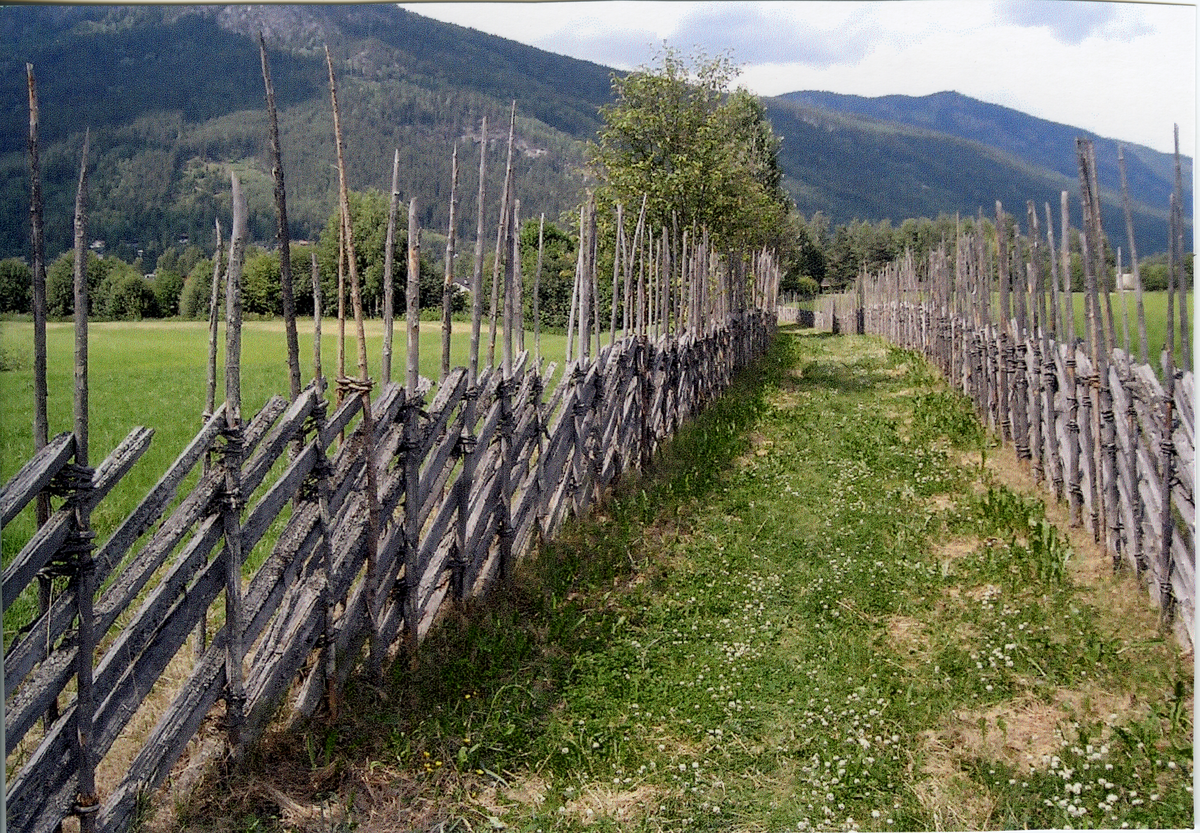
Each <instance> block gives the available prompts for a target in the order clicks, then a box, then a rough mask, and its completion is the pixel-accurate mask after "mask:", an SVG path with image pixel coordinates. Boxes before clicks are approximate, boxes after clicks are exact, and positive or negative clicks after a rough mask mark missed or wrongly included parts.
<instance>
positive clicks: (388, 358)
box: [379, 148, 454, 385]
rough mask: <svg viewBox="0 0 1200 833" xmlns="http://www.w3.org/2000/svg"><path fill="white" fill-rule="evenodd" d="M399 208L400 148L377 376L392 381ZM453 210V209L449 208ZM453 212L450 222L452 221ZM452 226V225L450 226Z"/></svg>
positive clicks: (385, 249)
mask: <svg viewBox="0 0 1200 833" xmlns="http://www.w3.org/2000/svg"><path fill="white" fill-rule="evenodd" d="M399 209H400V148H396V149H395V153H394V154H393V155H392V197H391V199H390V200H389V201H388V222H387V235H386V238H385V242H384V244H383V355H382V357H381V362H380V363H381V365H382V367H380V369H379V378H381V379H382V380H383V383H384V384H385V385H386V384H387V383H388V382H390V381H392V336H393V334H394V332H393V331H394V330H395V306H396V299H395V293H396V289H395V286H394V284H393V282H392V273H393V272H394V270H395V268H396V212H397V211H399ZM451 211H453V209H451ZM453 216H454V215H453V213H451V222H452V223H453ZM451 227H452V228H453V225H452V226H451Z"/></svg>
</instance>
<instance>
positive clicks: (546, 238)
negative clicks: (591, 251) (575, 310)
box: [521, 220, 578, 328]
mask: <svg viewBox="0 0 1200 833" xmlns="http://www.w3.org/2000/svg"><path fill="white" fill-rule="evenodd" d="M577 247H578V242H577V241H576V240H575V238H573V237H571V236H570V235H569V234H567V233H566V232H565V231H563V230H562V229H560V228H559V227H558V226H556V225H555V224H554V223H551V222H547V223H546V226H545V228H544V229H543V232H542V279H541V282H540V286H539V291H538V313H539V315H540V317H541V319H542V325H543V326H546V327H563V328H565V327H566V326H567V316H568V314H569V313H570V311H571V290H572V288H573V287H574V285H575V252H576V249H577ZM537 255H538V221H537V220H526V221H525V222H524V223H523V224H522V225H521V276H522V280H523V282H524V285H525V292H524V294H523V297H524V299H525V320H526V321H528V322H531V323H532V321H533V284H534V279H535V277H536V275H537Z"/></svg>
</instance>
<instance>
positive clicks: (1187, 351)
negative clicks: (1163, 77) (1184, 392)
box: [1175, 124, 1192, 371]
mask: <svg viewBox="0 0 1200 833" xmlns="http://www.w3.org/2000/svg"><path fill="white" fill-rule="evenodd" d="M1175 191H1176V193H1178V194H1179V196H1178V197H1176V199H1175V208H1176V210H1177V211H1179V212H1182V211H1183V165H1182V163H1181V161H1180V156H1179V125H1178V124H1177V125H1175ZM1175 234H1176V235H1177V236H1178V237H1179V238H1180V239H1179V240H1178V241H1176V243H1175V245H1176V249H1177V258H1178V259H1177V260H1176V261H1175V262H1176V265H1177V267H1178V268H1179V269H1180V270H1182V268H1183V239H1182V237H1183V223H1182V222H1178V223H1176V224H1175ZM1177 287H1178V289H1179V348H1180V350H1179V352H1180V353H1182V354H1183V369H1184V370H1185V371H1187V370H1191V369H1192V337H1191V334H1190V333H1189V332H1188V328H1189V326H1190V325H1191V323H1192V321H1191V319H1190V318H1189V317H1188V305H1187V287H1186V286H1184V285H1183V272H1182V271H1180V273H1179V281H1178V283H1177Z"/></svg>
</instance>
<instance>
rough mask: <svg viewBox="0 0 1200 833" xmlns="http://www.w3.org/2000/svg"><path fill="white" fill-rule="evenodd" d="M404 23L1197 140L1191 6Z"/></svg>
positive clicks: (633, 10) (956, 7)
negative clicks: (711, 61)
mask: <svg viewBox="0 0 1200 833" xmlns="http://www.w3.org/2000/svg"><path fill="white" fill-rule="evenodd" d="M403 5H404V6H405V7H406V8H408V9H411V10H412V11H415V12H417V13H418V14H424V15H427V16H429V17H435V18H438V19H440V20H445V21H448V22H451V23H458V24H460V25H463V26H469V27H471V28H474V29H479V30H481V31H485V32H490V33H492V34H497V35H501V36H503V37H506V38H511V39H513V40H517V41H520V42H522V43H527V44H530V45H532V46H536V47H539V48H541V49H546V50H548V51H551V52H556V53H559V54H562V55H570V56H572V57H575V58H582V59H584V60H589V61H596V62H598V63H602V64H605V65H607V66H611V67H613V68H615V69H624V70H629V69H636V68H638V67H641V66H646V65H653V63H654V61H655V57H656V55H657V54H658V53H659V52H661V50H662V46H663V43H664V42H665V43H666V44H667V45H669V46H671V47H673V48H675V49H678V50H679V51H681V52H683V53H684V54H690V53H691V52H693V50H694V48H696V47H699V48H700V49H701V50H702V51H703V52H704V53H705V54H707V55H709V56H716V55H726V54H728V55H729V57H731V58H732V59H733V61H734V63H735V64H737V65H739V66H740V67H742V74H741V76H740V77H739V79H738V82H739V83H740V84H741V85H743V86H745V87H747V88H748V89H750V90H751V91H753V92H755V93H757V94H759V95H764V96H773V95H781V94H783V93H786V92H792V91H795V90H829V91H832V92H839V93H847V94H852V95H864V96H879V95H891V94H902V95H914V96H920V95H928V94H930V93H934V92H939V91H942V90H955V91H957V92H960V93H962V94H964V95H968V96H971V97H973V98H977V99H980V100H983V101H988V102H992V103H995V104H1001V105H1003V106H1006V107H1012V108H1014V109H1018V110H1021V111H1023V112H1025V113H1029V114H1031V115H1034V116H1038V117H1039V118H1044V119H1049V120H1051V121H1055V122H1060V123H1063V124H1069V125H1073V126H1076V127H1081V128H1084V129H1086V130H1090V131H1093V132H1095V133H1097V134H1099V135H1101V136H1106V137H1110V138H1115V139H1120V140H1124V141H1126V142H1133V143H1138V144H1143V145H1148V146H1150V147H1153V148H1155V149H1156V150H1162V151H1170V150H1171V149H1172V145H1173V142H1172V127H1173V125H1174V124H1175V123H1178V124H1179V126H1180V143H1181V146H1182V149H1183V152H1184V153H1187V154H1189V155H1194V153H1195V136H1196V38H1197V13H1196V11H1197V10H1196V6H1195V3H1194V2H1183V3H1157V2H1147V3H1142V2H1097V1H1096V0H969V2H968V1H967V0H836V2H835V1H834V0H783V2H748V0H737V1H736V2H735V1H734V0H724V2H693V1H692V0H670V2H661V0H590V1H589V2H538V3H523V2H499V3H489V2H478V3H476V2H459V3H421V2H418V3H406V4H403Z"/></svg>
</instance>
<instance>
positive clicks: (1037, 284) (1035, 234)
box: [818, 140, 1196, 647]
mask: <svg viewBox="0 0 1200 833" xmlns="http://www.w3.org/2000/svg"><path fill="white" fill-rule="evenodd" d="M1078 150H1079V159H1080V182H1081V194H1082V195H1083V196H1082V199H1081V203H1082V207H1083V217H1084V227H1083V228H1082V229H1081V235H1080V238H1081V241H1082V247H1083V254H1082V260H1083V270H1084V278H1085V286H1086V296H1087V298H1086V311H1085V317H1086V333H1087V337H1086V338H1083V339H1079V338H1076V337H1075V333H1076V331H1077V330H1076V325H1075V312H1074V307H1073V302H1072V300H1071V295H1070V293H1069V275H1070V262H1071V257H1070V252H1069V250H1068V249H1067V246H1066V241H1067V240H1068V227H1069V215H1068V194H1067V192H1065V191H1064V192H1062V195H1061V206H1060V208H1061V211H1060V213H1061V225H1060V229H1061V234H1060V237H1059V241H1060V242H1061V243H1062V244H1063V245H1062V248H1061V250H1060V251H1059V252H1057V253H1056V252H1055V243H1054V230H1053V225H1052V217H1051V211H1050V206H1049V204H1046V205H1045V217H1044V219H1045V229H1046V232H1045V233H1046V237H1043V236H1042V231H1041V230H1040V228H1039V226H1040V223H1039V217H1038V213H1037V211H1036V209H1035V207H1034V205H1033V203H1029V204H1028V206H1027V212H1026V213H1027V234H1026V235H1024V236H1022V235H1021V234H1020V232H1019V229H1016V228H1015V227H1014V226H1015V224H1014V223H1013V222H1012V220H1013V218H1012V217H1009V216H1007V215H1005V214H1004V211H1003V207H1002V206H1001V205H1000V204H999V203H997V206H996V212H997V218H996V228H998V229H1000V236H999V244H997V242H996V236H995V235H994V234H985V232H984V230H983V229H982V224H979V225H977V227H976V228H975V230H974V231H973V232H971V233H961V232H960V234H959V235H958V238H957V240H956V245H955V247H954V249H953V253H952V254H948V253H947V251H946V247H945V246H944V245H943V247H942V248H940V249H939V250H937V251H935V252H933V253H932V254H931V255H930V257H929V260H928V262H927V263H925V264H922V265H921V266H922V268H918V264H917V263H916V262H915V261H914V258H913V257H912V256H911V254H909V255H907V256H906V257H905V258H904V259H902V260H900V261H897V262H894V263H892V264H890V265H888V266H887V267H885V268H884V269H883V270H881V271H879V272H878V273H876V274H874V275H865V274H864V275H861V276H860V278H859V281H858V286H857V288H856V291H855V293H854V294H853V295H842V296H841V297H839V298H829V299H827V300H826V302H825V304H824V308H823V309H822V311H821V313H820V315H819V322H818V323H819V325H821V326H823V327H824V328H826V329H829V330H832V331H833V332H860V333H861V332H866V333H874V334H877V335H881V336H883V337H884V338H886V339H888V340H889V341H891V342H892V343H894V344H897V345H899V346H902V347H905V348H909V349H913V350H917V351H920V352H922V353H924V355H925V356H927V357H928V358H929V359H930V360H931V361H932V362H934V363H935V364H936V365H937V366H938V367H939V368H940V369H941V371H942V373H943V374H944V376H945V378H946V379H947V380H948V381H949V382H950V383H951V384H953V385H954V386H955V387H957V388H959V389H960V390H962V391H963V392H964V393H965V394H966V395H967V396H969V397H970V398H971V399H972V401H973V402H974V404H975V408H976V410H977V412H978V413H979V414H980V417H981V419H983V420H984V421H985V422H986V424H987V425H988V427H989V428H990V429H991V430H992V431H994V432H996V434H997V435H999V436H1000V437H1001V438H1002V440H1003V441H1005V442H1011V443H1012V444H1013V447H1014V448H1015V450H1016V453H1017V456H1018V458H1019V459H1021V460H1025V461H1028V464H1029V465H1030V467H1031V469H1032V475H1033V479H1034V480H1035V482H1036V483H1038V484H1039V485H1041V486H1043V487H1045V488H1047V489H1048V490H1050V491H1051V492H1052V493H1053V494H1054V496H1055V498H1056V499H1058V500H1060V501H1062V500H1065V501H1066V502H1067V505H1068V508H1069V515H1070V522H1071V524H1072V525H1073V526H1079V525H1085V526H1086V528H1087V529H1088V530H1090V531H1091V532H1092V534H1093V536H1094V538H1095V540H1096V541H1097V542H1101V543H1103V544H1104V545H1105V546H1106V548H1107V550H1108V552H1109V553H1110V554H1111V556H1112V562H1113V569H1114V570H1119V569H1122V568H1123V567H1127V568H1131V569H1133V570H1134V571H1135V573H1136V575H1137V577H1138V578H1139V579H1140V580H1141V581H1142V582H1143V583H1144V585H1145V586H1146V588H1147V590H1148V592H1149V595H1150V598H1151V600H1152V601H1153V603H1154V604H1155V605H1156V606H1157V607H1158V609H1159V612H1160V618H1161V623H1162V625H1163V626H1164V628H1165V629H1168V630H1174V633H1175V635H1176V637H1177V638H1178V640H1179V641H1180V642H1181V643H1182V644H1183V645H1184V646H1186V647H1191V646H1192V645H1193V644H1194V639H1195V633H1194V624H1195V603H1196V567H1195V547H1194V544H1195V534H1196V511H1195V506H1196V504H1195V481H1194V478H1195V378H1194V376H1193V374H1192V371H1191V369H1190V356H1189V355H1188V350H1189V348H1188V344H1189V342H1188V338H1187V330H1186V328H1185V327H1186V325H1187V324H1188V323H1189V322H1188V315H1187V310H1186V307H1185V306H1184V304H1185V303H1186V298H1187V295H1186V292H1185V291H1183V290H1182V280H1181V277H1182V269H1181V264H1182V248H1183V246H1182V239H1183V235H1182V222H1181V218H1180V211H1179V209H1178V205H1179V203H1178V201H1177V200H1174V199H1173V202H1172V212H1171V222H1172V229H1171V231H1172V233H1171V239H1172V243H1173V246H1172V251H1171V252H1170V261H1171V266H1170V271H1171V272H1172V274H1173V279H1172V281H1171V290H1170V291H1169V299H1170V300H1169V301H1168V308H1167V309H1168V312H1167V316H1168V325H1167V345H1168V346H1167V347H1166V348H1165V349H1164V350H1163V352H1162V371H1163V372H1162V378H1160V374H1158V373H1156V372H1155V370H1154V369H1153V368H1152V367H1151V366H1150V364H1149V363H1148V362H1147V353H1148V350H1147V343H1146V327H1145V319H1144V313H1143V309H1142V302H1141V282H1140V276H1138V273H1137V267H1136V264H1137V260H1136V253H1134V254H1133V264H1134V275H1135V278H1137V281H1136V284H1137V306H1138V327H1137V329H1138V331H1139V340H1140V343H1141V348H1140V361H1138V360H1136V359H1135V358H1134V357H1133V356H1132V355H1131V353H1132V352H1133V348H1132V347H1131V346H1130V341H1131V339H1130V335H1129V333H1130V324H1129V317H1128V296H1127V295H1126V296H1125V297H1126V305H1125V317H1124V327H1123V329H1124V333H1125V337H1124V343H1125V349H1122V348H1120V347H1118V346H1116V345H1117V339H1118V337H1119V334H1118V333H1117V330H1116V324H1117V322H1116V320H1114V316H1113V310H1112V302H1111V298H1110V293H1108V292H1102V291H1100V290H1099V284H1100V282H1101V278H1102V277H1103V276H1104V273H1105V269H1106V266H1105V264H1104V260H1103V257H1102V256H1101V253H1102V252H1103V251H1104V242H1103V236H1102V235H1103V231H1102V229H1101V227H1100V222H1099V216H1100V215H1099V204H1098V199H1097V189H1096V185H1095V158H1094V150H1093V148H1092V146H1091V143H1090V142H1086V141H1082V140H1081V142H1080V146H1079V149H1078ZM1121 167H1122V170H1123V168H1124V160H1123V159H1122V160H1121ZM1177 170H1178V168H1177ZM1177 182H1178V178H1177ZM1177 191H1178V186H1177ZM1126 206H1127V212H1126V220H1127V222H1126V226H1127V231H1128V232H1129V235H1128V236H1129V239H1131V240H1132V238H1133V234H1132V224H1131V223H1130V222H1129V221H1128V217H1129V215H1128V198H1127V197H1126ZM1131 294H1132V293H1131ZM1176 295H1178V303H1179V304H1180V307H1179V326H1180V328H1181V330H1182V333H1181V335H1182V337H1183V345H1184V349H1183V354H1182V362H1183V367H1182V368H1181V367H1179V366H1177V365H1176V361H1175V356H1174V350H1173V348H1172V347H1171V345H1172V344H1173V342H1174V337H1173V326H1174V320H1173V318H1174V306H1173V305H1174V303H1175V297H1176Z"/></svg>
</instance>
